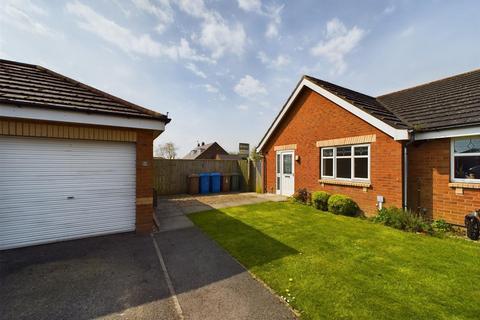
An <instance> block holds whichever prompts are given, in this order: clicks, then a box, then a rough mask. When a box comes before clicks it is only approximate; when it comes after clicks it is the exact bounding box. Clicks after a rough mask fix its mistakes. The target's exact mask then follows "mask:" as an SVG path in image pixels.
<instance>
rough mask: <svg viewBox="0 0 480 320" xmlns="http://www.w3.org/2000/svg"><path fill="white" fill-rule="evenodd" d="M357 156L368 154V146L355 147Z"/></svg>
mask: <svg viewBox="0 0 480 320" xmlns="http://www.w3.org/2000/svg"><path fill="white" fill-rule="evenodd" d="M354 149H355V155H356V156H368V147H355V148H354Z"/></svg>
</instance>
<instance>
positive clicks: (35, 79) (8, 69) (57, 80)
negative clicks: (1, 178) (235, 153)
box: [0, 59, 170, 123]
mask: <svg viewBox="0 0 480 320" xmlns="http://www.w3.org/2000/svg"><path fill="white" fill-rule="evenodd" d="M0 103H4V104H15V105H24V106H32V107H40V108H49V109H61V110H70V111H79V112H88V113H103V114H111V115H120V116H128V117H139V118H154V119H160V120H163V121H165V122H167V123H168V122H169V121H170V119H168V117H167V116H165V115H163V114H161V113H158V112H155V111H152V110H149V109H146V108H143V107H141V106H138V105H136V104H133V103H130V102H128V101H125V100H123V99H120V98H117V97H114V96H112V95H110V94H108V93H105V92H103V91H100V90H98V89H95V88H92V87H90V86H88V85H85V84H83V83H80V82H78V81H75V80H73V79H70V78H68V77H65V76H62V75H60V74H58V73H55V72H53V71H51V70H48V69H46V68H43V67H40V66H36V65H31V64H25V63H20V62H14V61H8V60H1V59H0Z"/></svg>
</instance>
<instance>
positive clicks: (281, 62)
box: [257, 51, 290, 69]
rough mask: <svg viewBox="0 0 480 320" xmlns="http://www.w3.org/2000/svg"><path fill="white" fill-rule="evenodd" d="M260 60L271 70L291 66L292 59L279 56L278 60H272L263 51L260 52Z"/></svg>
mask: <svg viewBox="0 0 480 320" xmlns="http://www.w3.org/2000/svg"><path fill="white" fill-rule="evenodd" d="M257 57H258V59H259V60H260V61H261V62H262V63H263V64H264V65H266V66H267V67H269V68H276V69H279V68H282V67H285V66H286V65H288V64H290V57H289V56H287V55H283V54H279V55H278V56H277V57H276V58H274V59H272V58H270V57H269V56H267V54H266V53H265V52H263V51H260V52H259V53H258V55H257Z"/></svg>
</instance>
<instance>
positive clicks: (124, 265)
mask: <svg viewBox="0 0 480 320" xmlns="http://www.w3.org/2000/svg"><path fill="white" fill-rule="evenodd" d="M172 214H178V213H173V212H172ZM182 217H183V218H185V219H187V220H188V218H187V217H186V216H183V213H182ZM165 221H166V224H165V225H164V227H165V230H164V231H163V232H158V233H155V234H153V235H150V236H138V235H135V234H119V235H111V236H104V237H96V238H89V239H82V240H75V241H67V242H61V243H55V244H48V245H42V246H36V247H29V248H22V249H14V250H7V251H0V288H1V290H0V315H1V316H0V318H1V319H2V320H3V319H48V320H54V319H94V318H101V319H202V320H214V319H215V320H216V319H218V320H220V319H221V320H228V319H248V320H255V319H294V318H295V315H294V314H293V312H292V311H291V310H290V309H289V308H288V306H286V305H285V304H284V303H283V302H282V301H281V300H280V299H279V298H278V297H276V296H275V295H274V294H272V293H271V292H270V291H269V289H267V288H266V287H265V286H264V285H263V284H261V283H260V282H258V281H256V280H255V279H253V277H252V276H251V275H250V274H249V273H248V272H247V271H246V270H245V269H244V268H243V267H242V266H241V265H240V264H239V263H237V261H236V260H234V259H233V258H232V257H231V256H230V255H228V254H227V253H226V252H225V251H224V250H223V249H222V248H220V247H219V246H218V245H217V244H216V243H215V242H214V241H212V240H210V239H209V238H208V237H207V236H206V235H205V234H203V233H202V232H201V231H200V230H199V229H198V228H196V227H195V226H193V225H190V224H189V225H186V226H182V227H181V228H180V227H179V226H178V223H177V222H176V221H175V220H172V221H173V222H172V221H170V222H168V221H169V220H168V219H167V220H165ZM165 221H164V223H165ZM188 221H189V220H188ZM169 223H172V224H173V225H170V226H169ZM284 251H285V252H287V254H288V252H289V250H288V248H287V250H284Z"/></svg>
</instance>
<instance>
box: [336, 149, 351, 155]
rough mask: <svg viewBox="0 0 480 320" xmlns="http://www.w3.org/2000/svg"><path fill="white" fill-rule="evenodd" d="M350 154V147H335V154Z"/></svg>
mask: <svg viewBox="0 0 480 320" xmlns="http://www.w3.org/2000/svg"><path fill="white" fill-rule="evenodd" d="M351 155H352V147H338V148H337V156H339V157H343V156H351Z"/></svg>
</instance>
